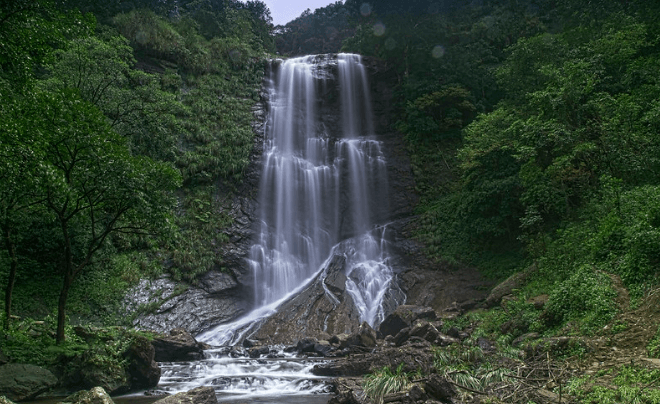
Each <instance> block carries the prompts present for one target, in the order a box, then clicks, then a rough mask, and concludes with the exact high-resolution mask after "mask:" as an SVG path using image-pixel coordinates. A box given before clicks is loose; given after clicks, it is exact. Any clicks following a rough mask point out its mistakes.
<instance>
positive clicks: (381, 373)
mask: <svg viewBox="0 0 660 404" xmlns="http://www.w3.org/2000/svg"><path fill="white" fill-rule="evenodd" d="M402 369H403V364H401V365H399V367H397V369H396V370H395V371H394V372H393V371H392V370H391V369H390V368H389V367H383V368H382V369H380V370H377V371H376V372H374V373H372V374H370V375H367V376H366V377H365V379H364V382H363V383H362V387H363V389H364V394H365V395H366V396H367V397H369V398H371V399H372V400H373V401H374V402H375V403H377V404H382V403H383V397H385V396H386V395H388V394H392V393H399V392H402V391H405V390H407V389H409V388H410V386H411V385H412V383H411V381H410V378H409V376H408V374H407V373H405V372H403V370H402Z"/></svg>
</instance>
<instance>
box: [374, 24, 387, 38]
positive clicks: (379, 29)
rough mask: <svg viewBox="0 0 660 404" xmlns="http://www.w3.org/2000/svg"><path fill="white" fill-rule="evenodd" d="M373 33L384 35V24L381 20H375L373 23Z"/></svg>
mask: <svg viewBox="0 0 660 404" xmlns="http://www.w3.org/2000/svg"><path fill="white" fill-rule="evenodd" d="M374 35H376V36H383V35H385V24H383V23H382V22H377V23H375V24H374Z"/></svg>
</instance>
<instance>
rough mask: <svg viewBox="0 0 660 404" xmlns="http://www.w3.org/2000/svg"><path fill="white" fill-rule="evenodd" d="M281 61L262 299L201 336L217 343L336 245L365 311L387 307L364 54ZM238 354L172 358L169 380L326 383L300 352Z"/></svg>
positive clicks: (373, 321)
mask: <svg viewBox="0 0 660 404" xmlns="http://www.w3.org/2000/svg"><path fill="white" fill-rule="evenodd" d="M332 63H336V64H337V66H336V72H337V77H336V81H332V80H328V77H329V74H330V73H329V72H331V71H332V70H333V69H330V64H332ZM274 71H275V73H274V75H273V76H272V77H271V79H270V82H271V83H272V85H271V87H270V89H269V91H270V112H269V118H268V123H267V125H266V128H267V129H266V139H267V140H266V142H267V143H266V145H265V148H264V150H265V152H264V157H263V173H262V180H261V184H260V197H259V201H260V212H259V220H260V223H261V228H260V231H259V233H258V236H257V239H256V241H255V244H254V245H253V246H252V248H251V250H250V259H249V263H250V266H251V267H252V270H253V271H254V296H255V300H254V305H255V307H256V308H255V310H253V311H252V312H251V313H249V314H248V315H246V316H245V317H243V318H241V319H238V320H237V321H235V322H233V323H231V324H223V325H219V326H217V327H216V328H215V329H212V330H210V331H207V332H205V333H203V334H201V335H199V336H197V339H198V340H201V341H204V342H207V343H209V344H212V345H214V346H221V345H233V344H235V343H236V342H238V341H241V340H243V339H244V338H248V337H249V336H250V335H251V334H252V333H253V332H254V331H255V329H256V328H258V327H259V325H260V322H261V320H263V319H265V318H267V317H268V316H270V315H272V314H274V313H275V312H276V311H277V307H278V306H279V305H280V304H281V303H283V302H284V301H286V300H287V299H288V298H289V297H291V296H293V295H295V294H296V293H298V292H299V291H300V290H302V289H303V288H304V287H305V286H306V285H307V284H309V282H311V281H312V280H313V279H314V278H315V277H316V275H318V274H319V272H320V271H323V269H324V268H325V267H326V265H327V264H328V263H329V262H330V260H331V258H332V256H333V255H334V254H343V255H344V256H345V257H346V276H347V277H348V280H347V283H346V290H347V291H348V292H349V293H350V294H351V295H352V297H353V301H354V302H355V304H356V306H357V309H358V311H359V313H360V317H361V321H366V322H368V323H369V324H370V325H372V326H376V325H378V324H379V323H380V322H382V321H383V319H384V316H385V314H386V313H384V309H383V304H382V302H383V297H384V296H385V294H386V292H387V290H388V288H389V287H390V283H391V282H392V279H393V276H394V275H393V271H392V268H391V267H390V265H389V261H390V259H389V256H388V253H387V249H386V248H385V246H386V242H385V237H384V235H385V226H383V224H382V223H381V224H379V223H374V220H373V217H374V216H375V215H374V210H375V209H379V210H380V211H387V200H388V195H387V173H386V166H385V160H384V157H383V153H382V151H381V144H380V142H379V141H377V140H376V139H375V134H374V125H373V121H372V112H371V100H370V97H369V86H368V81H367V74H366V70H365V68H364V66H363V65H362V63H361V60H360V57H359V56H357V55H347V54H340V55H338V56H337V58H336V59H333V58H327V57H314V56H309V57H303V58H296V59H289V60H286V61H283V62H281V65H280V66H279V68H278V69H274ZM328 83H338V86H339V96H340V100H341V113H340V114H341V117H340V125H336V124H335V125H333V124H331V123H330V124H328V123H327V122H326V120H324V119H323V118H325V117H321V116H319V115H320V112H319V109H320V99H321V97H322V95H321V94H319V90H320V89H323V88H324V86H326V85H328ZM332 128H334V129H332ZM333 131H334V132H338V133H332V132H333ZM329 295H332V294H331V293H329ZM240 361H241V364H240V365H238V364H236V359H234V358H217V357H215V356H213V357H211V358H209V359H207V360H205V361H203V362H200V363H196V364H194V365H193V367H192V368H191V367H186V368H185V369H179V368H178V367H177V366H178V365H172V367H170V368H168V369H167V371H166V372H165V376H164V377H163V379H162V381H161V385H162V386H163V387H164V388H167V389H170V390H172V391H178V389H184V390H185V389H190V388H192V387H196V386H197V385H214V386H220V387H216V391H218V392H222V393H223V394H224V393H225V392H232V394H239V392H240V394H257V395H262V396H263V395H269V394H271V395H276V396H277V395H290V394H294V393H297V394H305V395H309V394H311V393H313V392H314V391H315V390H322V389H323V388H324V387H323V383H317V382H318V379H317V378H315V377H314V376H312V375H311V373H310V372H309V370H310V369H311V366H309V365H307V364H301V363H297V362H295V361H293V360H292V359H284V362H282V359H281V358H280V359H273V360H272V361H271V362H268V361H266V360H262V359H260V360H259V362H255V360H254V359H247V358H246V359H241V360H240ZM248 369H249V370H248ZM188 374H192V376H187V375H188ZM179 379H180V380H179ZM230 379H231V380H234V379H236V380H239V381H238V382H233V381H227V380H230ZM240 380H247V382H242V381H240ZM182 386H185V387H182ZM255 386H256V387H255ZM319 386H321V387H319ZM219 394H220V393H219ZM281 402H291V400H290V399H287V400H283V401H281Z"/></svg>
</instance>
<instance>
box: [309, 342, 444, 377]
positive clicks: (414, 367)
mask: <svg viewBox="0 0 660 404" xmlns="http://www.w3.org/2000/svg"><path fill="white" fill-rule="evenodd" d="M372 350H373V349H372ZM372 350H370V351H372ZM399 365H402V366H403V368H402V371H403V372H410V373H413V372H417V371H420V372H422V373H430V372H431V371H432V370H433V369H434V367H433V353H432V352H431V344H430V343H428V342H427V341H424V340H420V339H419V338H417V337H413V338H411V339H410V341H409V343H407V344H406V345H404V346H402V347H386V348H382V349H380V348H376V349H375V350H373V352H370V353H367V354H364V353H362V354H361V353H356V354H351V355H350V357H343V358H337V359H335V360H332V361H327V362H325V363H319V364H317V365H315V366H314V367H313V368H312V373H313V374H315V375H317V376H330V377H357V376H363V375H365V374H368V373H373V372H375V371H376V370H378V369H381V368H383V367H385V366H387V367H389V368H390V369H397V367H398V366H399Z"/></svg>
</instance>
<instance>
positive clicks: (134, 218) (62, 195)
mask: <svg viewBox="0 0 660 404" xmlns="http://www.w3.org/2000/svg"><path fill="white" fill-rule="evenodd" d="M30 112H31V114H30V116H31V117H32V119H33V124H34V128H35V132H38V133H39V134H40V135H41V136H42V137H43V139H44V144H43V155H44V160H43V161H42V166H41V167H40V169H39V171H40V172H39V175H40V181H41V185H40V189H39V191H40V195H39V196H40V198H41V200H42V201H43V202H42V203H43V206H44V207H45V208H46V209H47V210H49V211H50V212H51V213H52V214H53V216H54V217H55V220H56V223H57V226H58V228H59V231H60V233H61V239H62V244H63V245H62V246H61V258H62V261H61V262H62V263H61V273H62V277H63V283H62V288H61V291H60V297H59V302H58V315H57V334H56V335H57V342H58V343H61V342H62V341H64V326H65V322H66V302H67V297H68V293H69V290H70V288H71V285H72V283H73V281H74V280H75V278H76V276H77V275H78V274H80V273H81V271H83V270H84V269H85V268H86V267H87V266H88V265H89V264H90V263H91V262H92V260H93V258H94V256H95V254H96V253H97V252H98V251H99V250H100V249H101V248H102V247H103V246H104V245H105V243H106V242H107V241H108V238H109V237H110V236H111V235H112V234H115V233H138V234H147V233H150V232H159V231H162V230H163V229H165V228H167V227H168V226H169V224H168V223H169V216H168V214H169V211H170V210H169V208H170V207H171V203H172V200H171V191H172V190H174V189H175V187H177V186H178V185H179V183H180V176H179V174H178V172H176V171H175V170H174V169H173V168H172V167H171V166H170V165H169V164H166V163H158V162H155V161H153V160H151V159H149V158H147V157H134V156H132V155H131V154H130V152H129V150H128V148H127V147H126V142H125V140H124V139H122V138H121V137H120V136H118V135H117V134H115V133H114V132H113V131H112V130H111V129H110V127H109V125H108V123H107V121H106V119H105V117H104V116H103V114H102V113H101V112H100V111H99V110H98V109H97V108H96V107H95V106H94V105H92V104H91V103H89V102H86V101H84V100H82V99H81V97H80V96H79V94H78V93H77V91H75V90H62V91H59V92H55V93H43V94H40V95H39V97H38V102H37V103H35V106H34V109H32V111H30Z"/></svg>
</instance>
